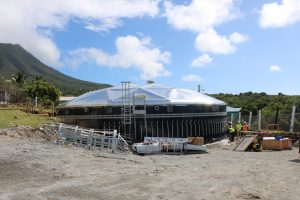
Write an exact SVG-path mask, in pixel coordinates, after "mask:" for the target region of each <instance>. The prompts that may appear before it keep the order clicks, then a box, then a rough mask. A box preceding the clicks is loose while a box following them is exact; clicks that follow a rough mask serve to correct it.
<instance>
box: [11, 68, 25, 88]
mask: <svg viewBox="0 0 300 200" xmlns="http://www.w3.org/2000/svg"><path fill="white" fill-rule="evenodd" d="M26 77H27V76H26V74H25V72H24V71H20V72H17V73H16V74H14V75H13V77H12V81H13V83H16V84H17V85H18V86H19V87H23V85H24V83H25V79H26Z"/></svg>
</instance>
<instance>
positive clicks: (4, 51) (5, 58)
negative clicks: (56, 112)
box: [0, 43, 110, 95]
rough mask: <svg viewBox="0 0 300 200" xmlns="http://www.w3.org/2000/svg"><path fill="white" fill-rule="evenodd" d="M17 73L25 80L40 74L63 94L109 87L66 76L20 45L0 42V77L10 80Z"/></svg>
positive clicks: (80, 92) (76, 93) (74, 93)
mask: <svg viewBox="0 0 300 200" xmlns="http://www.w3.org/2000/svg"><path fill="white" fill-rule="evenodd" d="M17 73H23V74H25V75H26V77H27V79H26V80H29V81H30V80H34V78H35V77H37V76H41V77H43V79H45V80H46V81H48V82H50V83H52V84H54V85H55V86H56V87H58V88H59V89H60V90H61V92H62V93H63V95H79V94H82V93H85V92H87V91H91V90H96V89H101V88H106V87H110V85H108V84H98V83H92V82H88V81H82V80H78V79H75V78H72V77H70V76H66V75H64V74H62V73H61V72H59V71H57V70H55V69H53V68H51V67H48V66H46V65H45V64H43V63H42V62H40V61H39V60H38V59H36V58H35V57H34V56H33V55H31V54H30V53H29V52H27V51H26V50H25V49H23V48H22V47H21V46H20V45H13V44H2V43H0V79H3V80H8V79H9V80H11V78H12V76H13V75H18V74H17ZM19 75H21V74H19ZM16 78H17V77H16ZM19 78H21V77H19ZM23 78H25V77H23ZM24 80H25V79H24Z"/></svg>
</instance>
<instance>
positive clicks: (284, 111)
mask: <svg viewBox="0 0 300 200" xmlns="http://www.w3.org/2000/svg"><path fill="white" fill-rule="evenodd" d="M210 96H213V97H215V98H217V99H220V100H222V101H225V102H226V103H227V105H228V106H232V107H237V108H241V113H242V118H243V119H247V116H248V115H249V112H250V111H252V113H253V117H254V118H253V119H252V121H253V122H254V123H257V121H255V120H257V113H258V111H259V110H260V109H261V110H262V127H263V128H266V127H267V124H279V125H280V129H283V130H286V131H288V130H289V127H290V120H291V112H292V106H293V105H295V106H296V119H295V130H296V131H300V118H299V117H300V96H298V95H284V94H282V93H279V94H278V95H268V94H266V93H264V92H262V93H253V92H246V93H240V94H223V93H220V94H212V95H210ZM255 126H256V124H255Z"/></svg>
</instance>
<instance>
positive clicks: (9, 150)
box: [0, 135, 300, 200]
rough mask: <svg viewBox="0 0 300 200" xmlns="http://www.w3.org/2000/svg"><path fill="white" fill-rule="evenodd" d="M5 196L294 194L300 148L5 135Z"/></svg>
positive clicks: (0, 186) (1, 173) (0, 168)
mask: <svg viewBox="0 0 300 200" xmlns="http://www.w3.org/2000/svg"><path fill="white" fill-rule="evenodd" d="M0 149H1V151H0V199H47V200H54V199H285V200H288V199H292V200H296V199H299V197H300V188H299V187H300V156H299V154H298V149H297V148H294V149H293V150H289V151H270V152H258V153H255V152H242V153H241V152H233V151H230V150H222V149H211V150H210V153H208V154H197V155H196V154H194V155H181V156H178V155H151V156H136V155H131V154H128V155H116V154H110V153H106V152H99V151H93V150H85V149H83V148H77V147H74V146H65V145H59V146H57V145H55V144H51V143H49V142H43V141H41V140H37V139H28V138H26V139H21V138H12V137H9V136H3V135H2V136H1V135H0Z"/></svg>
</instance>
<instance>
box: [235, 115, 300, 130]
mask: <svg viewBox="0 0 300 200" xmlns="http://www.w3.org/2000/svg"><path fill="white" fill-rule="evenodd" d="M291 117H292V114H291V113H279V115H278V121H277V123H276V124H278V125H272V124H275V113H274V114H272V115H265V114H264V113H263V112H262V118H261V128H262V129H269V130H274V129H279V130H282V131H290V126H291ZM237 121H238V117H237V116H236V117H235V118H234V119H233V123H234V124H235V123H236V122H237ZM243 121H246V122H247V123H249V115H242V116H241V122H243ZM250 129H251V130H257V129H258V115H253V116H252V118H251V126H250ZM294 132H300V113H295V123H294Z"/></svg>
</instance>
